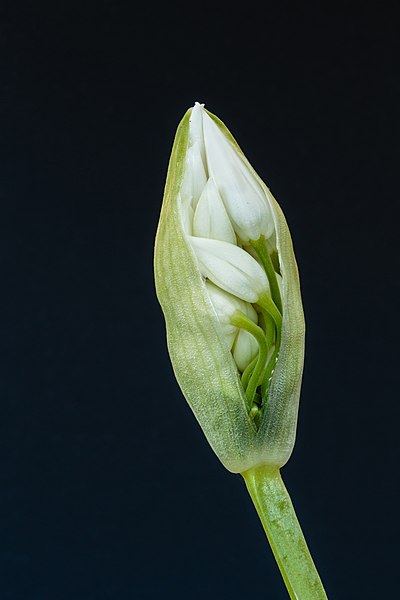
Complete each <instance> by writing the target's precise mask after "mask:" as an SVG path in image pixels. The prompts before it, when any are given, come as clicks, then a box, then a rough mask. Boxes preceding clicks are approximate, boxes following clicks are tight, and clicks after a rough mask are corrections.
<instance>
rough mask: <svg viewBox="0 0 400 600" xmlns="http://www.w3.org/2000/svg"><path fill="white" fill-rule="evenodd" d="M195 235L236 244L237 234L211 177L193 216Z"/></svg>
mask: <svg viewBox="0 0 400 600" xmlns="http://www.w3.org/2000/svg"><path fill="white" fill-rule="evenodd" d="M193 235H195V236H197V237H203V238H210V239H212V240H220V241H223V242H229V243H230V244H236V235H235V232H234V230H233V227H232V223H231V222H230V220H229V217H228V214H227V212H226V210H225V206H224V203H223V202H222V200H221V196H220V195H219V193H218V190H217V188H216V185H215V182H214V180H213V179H212V178H211V177H210V179H209V180H208V182H207V184H206V186H205V187H204V189H203V192H202V194H201V196H200V199H199V201H198V203H197V206H196V210H195V213H194V216H193Z"/></svg>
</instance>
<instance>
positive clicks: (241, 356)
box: [232, 329, 258, 372]
mask: <svg viewBox="0 0 400 600" xmlns="http://www.w3.org/2000/svg"><path fill="white" fill-rule="evenodd" d="M232 353H233V358H234V359H235V363H236V364H237V366H238V369H239V371H242V372H243V371H244V370H245V368H246V367H247V365H248V364H250V363H251V361H252V360H253V358H255V357H256V356H257V353H258V344H257V342H256V340H255V338H254V337H253V336H252V335H251V333H249V332H248V331H245V330H244V329H240V330H239V333H238V335H237V338H236V340H235V343H234V346H233V351H232Z"/></svg>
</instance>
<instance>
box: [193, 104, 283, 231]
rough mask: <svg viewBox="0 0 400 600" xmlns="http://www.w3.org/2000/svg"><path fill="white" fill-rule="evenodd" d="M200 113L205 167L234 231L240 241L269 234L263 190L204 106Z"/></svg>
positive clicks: (271, 226) (270, 225)
mask: <svg viewBox="0 0 400 600" xmlns="http://www.w3.org/2000/svg"><path fill="white" fill-rule="evenodd" d="M202 116H203V129H204V140H205V152H206V156H207V166H208V171H209V174H210V175H211V176H212V177H213V178H214V180H215V182H216V185H217V188H218V191H219V193H220V194H221V197H222V200H223V202H224V204H225V208H226V210H227V212H228V214H229V217H230V218H231V220H232V224H233V227H234V229H235V231H236V233H237V234H238V236H239V237H240V239H241V240H242V241H244V242H247V241H248V240H258V239H259V237H260V236H261V235H263V236H264V237H265V238H269V237H270V236H271V235H272V233H273V231H274V221H273V217H272V213H271V210H270V208H269V205H268V202H267V199H266V193H265V191H264V190H263V189H262V188H261V187H260V185H259V183H258V182H257V180H256V178H255V177H254V175H253V174H252V173H251V172H250V171H249V169H248V167H247V165H245V163H244V162H243V160H242V158H241V156H240V155H239V154H238V152H237V149H236V148H235V147H234V146H233V144H232V142H231V141H230V140H229V139H228V138H227V137H226V136H225V135H224V134H223V133H222V131H221V130H220V128H219V127H218V125H217V124H216V123H215V122H214V121H213V120H212V119H211V118H210V117H209V116H208V114H207V113H206V112H205V111H204V110H202Z"/></svg>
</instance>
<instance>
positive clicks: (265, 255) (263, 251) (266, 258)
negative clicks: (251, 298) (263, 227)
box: [250, 235, 282, 312]
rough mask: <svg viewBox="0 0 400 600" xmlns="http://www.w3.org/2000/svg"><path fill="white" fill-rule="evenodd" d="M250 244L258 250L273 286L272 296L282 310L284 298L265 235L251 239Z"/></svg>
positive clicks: (270, 284) (271, 286) (270, 283)
mask: <svg viewBox="0 0 400 600" xmlns="http://www.w3.org/2000/svg"><path fill="white" fill-rule="evenodd" d="M250 244H251V245H252V246H253V248H254V250H255V251H256V252H257V254H258V256H259V257H260V260H261V262H262V265H263V267H264V271H265V272H266V274H267V277H268V281H269V286H270V288H271V296H272V299H273V301H274V302H275V304H276V306H277V307H278V310H279V311H280V312H282V300H281V292H280V289H279V285H278V281H277V279H276V272H275V268H274V265H273V263H272V260H271V257H270V254H269V252H268V248H267V243H266V239H265V237H264V236H263V235H261V236H260V237H259V238H258V240H250Z"/></svg>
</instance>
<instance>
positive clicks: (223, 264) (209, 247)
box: [189, 237, 269, 302]
mask: <svg viewBox="0 0 400 600" xmlns="http://www.w3.org/2000/svg"><path fill="white" fill-rule="evenodd" d="M189 240H190V244H191V246H192V248H193V250H194V252H195V254H196V256H197V259H198V261H199V266H200V271H201V273H202V275H203V276H204V277H208V278H209V279H211V281H212V282H213V283H215V285H218V286H219V287H220V288H222V289H223V290H225V291H226V292H229V293H230V294H233V295H234V296H237V297H238V298H241V300H245V301H246V302H257V300H258V299H259V297H260V296H261V294H262V293H263V292H267V293H268V291H269V284H268V279H267V276H266V274H265V272H264V271H263V269H262V267H261V266H260V265H259V264H258V262H257V261H256V260H254V258H253V257H252V256H250V254H248V253H247V252H245V251H244V250H242V249H241V248H239V247H238V246H234V245H233V244H228V243H227V242H220V241H219V240H209V239H204V238H196V237H190V238H189Z"/></svg>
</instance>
